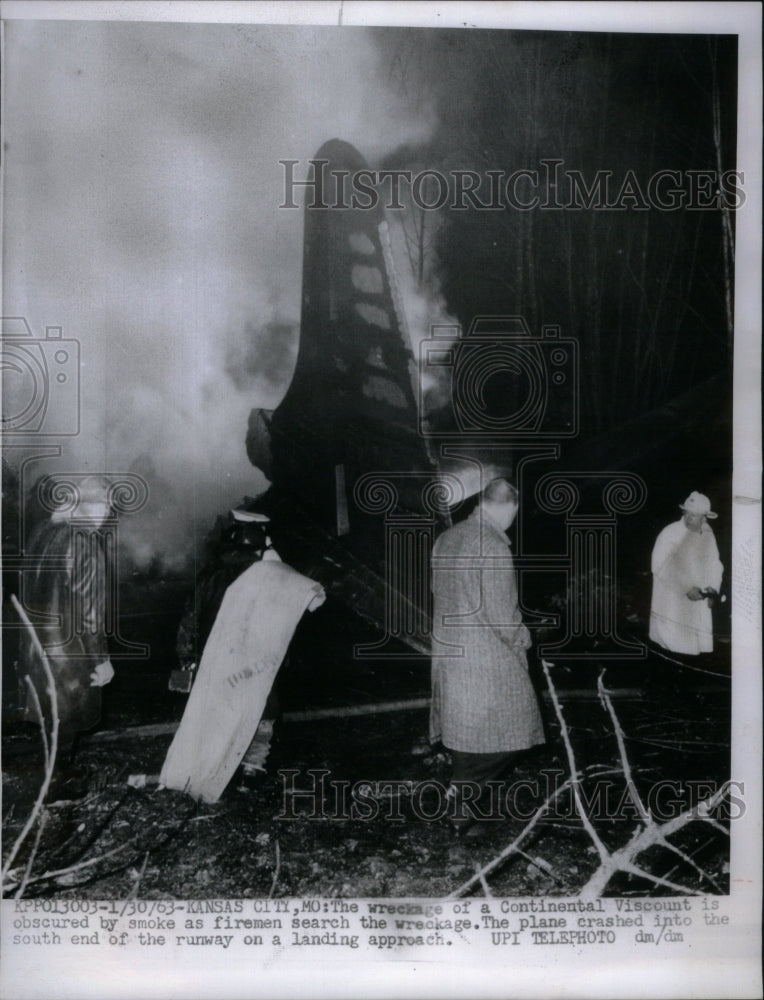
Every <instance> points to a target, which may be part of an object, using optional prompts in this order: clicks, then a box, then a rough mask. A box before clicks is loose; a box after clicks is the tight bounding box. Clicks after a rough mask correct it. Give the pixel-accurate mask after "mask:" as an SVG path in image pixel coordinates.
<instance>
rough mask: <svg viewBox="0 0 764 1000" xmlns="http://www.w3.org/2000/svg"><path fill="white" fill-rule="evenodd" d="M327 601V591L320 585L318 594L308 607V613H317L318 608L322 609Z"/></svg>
mask: <svg viewBox="0 0 764 1000" xmlns="http://www.w3.org/2000/svg"><path fill="white" fill-rule="evenodd" d="M325 600H326V591H325V590H324V588H323V587H321V586H320V585H319V590H318V592H317V593H316V594H315V595H314V596H313V597H312V598H311V601H310V604H309V605H308V611H315V610H316V608H320V607H321V605H322V604H323V603H324V601H325Z"/></svg>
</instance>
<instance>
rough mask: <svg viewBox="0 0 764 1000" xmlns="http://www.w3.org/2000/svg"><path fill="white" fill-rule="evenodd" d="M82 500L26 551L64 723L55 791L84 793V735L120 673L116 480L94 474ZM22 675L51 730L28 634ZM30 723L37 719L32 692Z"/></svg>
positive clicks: (62, 511) (31, 595)
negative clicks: (110, 525)
mask: <svg viewBox="0 0 764 1000" xmlns="http://www.w3.org/2000/svg"><path fill="white" fill-rule="evenodd" d="M77 494H78V495H77V496H76V498H75V502H74V503H71V504H69V505H66V506H62V507H61V508H58V509H56V510H54V511H53V512H52V513H51V516H50V517H49V518H48V519H47V520H46V521H44V522H43V523H42V524H40V525H39V526H38V527H37V529H36V530H35V531H34V532H33V534H32V537H31V538H30V540H29V543H28V545H27V549H26V553H25V554H26V556H27V559H28V562H29V566H28V568H27V569H25V572H24V591H23V594H24V603H25V605H26V607H27V609H28V611H30V612H31V613H32V615H33V617H34V628H35V632H36V634H37V638H38V640H39V642H40V645H41V646H42V648H43V649H44V650H45V653H46V655H47V658H48V662H49V665H50V669H51V672H52V674H53V679H54V681H55V686H56V700H57V714H58V720H59V730H58V753H57V766H56V774H55V779H54V786H53V792H54V793H61V794H68V795H71V797H77V796H78V795H80V794H83V793H84V791H85V787H84V777H85V776H84V775H83V773H82V772H80V771H77V770H76V769H75V768H74V767H73V755H74V749H75V741H76V738H77V735H78V734H79V733H81V732H84V731H86V730H88V729H91V728H92V727H93V726H95V725H96V724H97V723H98V722H99V721H100V719H101V688H102V687H103V686H104V685H105V684H108V683H109V681H111V679H112V677H113V676H114V670H113V668H112V665H111V662H110V660H109V648H108V644H107V638H106V616H107V598H108V594H107V576H106V572H107V570H106V553H105V550H104V545H103V540H102V538H101V535H100V529H101V527H102V525H103V523H104V521H105V520H106V518H107V517H108V515H109V511H110V504H109V498H108V497H109V483H108V481H107V480H106V479H104V478H102V477H100V476H88V477H86V478H85V479H84V480H83V481H82V483H81V484H80V486H79V489H78V491H77ZM20 667H21V673H22V675H24V676H26V677H28V678H29V680H30V681H31V683H32V685H33V686H34V689H35V691H36V694H37V698H38V699H39V703H40V707H41V709H42V711H43V714H44V717H45V719H46V722H47V723H48V726H50V723H51V716H52V701H51V700H50V698H49V696H48V693H47V688H48V684H47V680H46V676H45V673H44V670H43V666H42V662H41V660H40V656H39V653H38V650H37V647H36V645H35V643H34V642H33V641H32V639H31V637H30V636H29V635H28V634H25V635H24V638H23V639H22V642H21V648H20ZM27 695H28V697H27V706H26V718H27V719H28V720H29V721H35V720H36V717H37V713H36V709H35V705H34V697H33V696H32V695H31V692H29V691H27Z"/></svg>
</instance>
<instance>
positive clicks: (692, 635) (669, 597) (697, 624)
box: [650, 492, 724, 656]
mask: <svg viewBox="0 0 764 1000" xmlns="http://www.w3.org/2000/svg"><path fill="white" fill-rule="evenodd" d="M680 509H681V510H682V517H681V518H680V519H679V520H678V521H675V522H674V523H673V524H669V525H668V526H667V527H665V528H664V529H663V531H661V533H660V534H659V535H658V538H657V540H656V542H655V546H654V548H653V555H652V573H653V595H652V603H651V607H650V638H651V639H652V640H653V642H656V643H657V644H658V645H659V646H662V647H663V648H664V649H668V650H670V651H671V652H674V653H686V654H689V655H691V656H697V655H698V654H699V653H710V652H712V651H713V648H714V636H713V624H712V620H711V602H712V600H713V598H714V597H715V596H716V595H717V593H718V591H719V588H720V586H721V582H722V573H723V571H724V567H723V566H722V564H721V562H720V560H719V549H718V548H717V545H716V539H715V538H714V533H713V531H712V530H711V526H710V525H709V524H708V520H709V519H710V518H715V517H716V516H717V515H716V514H715V513H714V511H712V510H711V502H710V501H709V499H708V497H707V496H704V494H702V493H697V492H693V493H691V494H690V495H689V496H688V497H687V499H686V500H685V502H684V503H683V504H681V506H680Z"/></svg>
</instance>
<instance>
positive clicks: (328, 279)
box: [247, 139, 578, 658]
mask: <svg viewBox="0 0 764 1000" xmlns="http://www.w3.org/2000/svg"><path fill="white" fill-rule="evenodd" d="M313 166H314V170H315V171H316V173H315V183H314V184H313V185H312V188H313V191H312V195H310V196H309V197H308V198H306V202H307V203H306V206H305V237H304V257H303V284H302V319H301V330H300V346H299V353H298V358H297V364H296V368H295V371H294V376H293V378H292V382H291V384H290V386H289V389H288V390H287V393H286V395H285V396H284V399H283V400H282V402H281V404H280V405H279V406H278V408H277V409H276V410H274V411H269V410H262V409H256V410H253V411H252V412H251V414H250V420H249V429H248V433H247V452H248V455H249V458H250V460H251V461H252V463H253V464H254V465H256V466H257V467H258V468H260V469H262V470H263V472H265V474H266V475H267V476H268V477H269V478H270V479H271V482H272V487H271V489H270V490H269V491H268V493H267V494H265V496H264V497H262V498H259V499H258V501H257V502H256V503H254V502H253V507H256V509H257V510H259V511H261V512H263V513H265V514H267V515H268V516H269V517H270V518H271V522H272V531H271V534H272V536H273V540H274V544H275V545H276V548H277V549H278V551H279V552H280V553H281V555H282V556H283V558H284V559H285V560H286V561H287V562H288V563H289V564H290V565H292V566H294V567H295V568H297V569H298V570H300V571H301V572H303V573H305V574H306V575H308V576H310V577H312V578H313V579H315V580H317V581H319V582H320V583H322V584H323V585H324V587H325V589H326V591H327V593H328V594H329V595H330V596H333V597H336V598H338V599H339V600H341V601H343V602H344V603H346V604H347V605H348V606H349V607H350V608H352V610H353V611H354V612H356V613H357V614H360V615H361V616H362V617H363V618H364V619H366V620H367V621H369V622H372V623H374V624H376V625H377V626H379V628H380V629H381V630H382V632H383V635H384V638H382V639H381V640H380V641H379V643H377V644H370V645H369V647H368V648H366V650H364V649H360V651H357V653H359V655H364V654H365V653H366V654H367V655H369V656H385V657H388V658H389V657H390V656H396V655H400V656H405V657H410V656H411V655H412V651H413V652H414V653H415V654H416V653H418V654H421V655H429V652H430V639H429V634H430V569H429V561H430V552H431V548H432V543H433V540H434V538H435V536H436V535H437V534H438V533H439V532H440V531H441V530H442V529H443V528H444V527H447V526H448V525H449V524H450V523H451V516H452V512H456V511H459V510H461V511H463V512H464V511H465V510H466V509H467V508H468V507H469V505H470V503H471V502H474V499H473V500H471V498H474V497H475V496H476V494H477V493H478V492H479V490H480V489H481V488H482V487H483V486H484V485H485V484H486V483H487V481H488V480H489V479H490V478H493V477H494V476H497V475H516V474H517V473H518V471H519V470H518V461H520V463H521V459H519V458H518V456H521V455H522V453H523V451H524V450H526V451H527V448H528V445H529V444H530V442H533V449H534V450H535V456H536V458H538V457H555V455H557V454H558V451H557V448H558V447H559V446H558V445H555V444H550V443H548V442H550V441H551V439H552V438H554V440H555V441H558V440H559V439H560V438H565V437H572V436H574V435H575V434H576V433H577V412H576V399H575V393H574V391H573V390H574V388H575V384H576V381H577V379H576V371H577V365H578V357H577V354H576V348H577V345H576V343H575V342H574V341H572V340H566V339H564V338H562V337H561V335H560V331H559V328H558V327H547V328H544V330H543V331H542V334H541V336H538V337H534V336H532V335H531V333H530V331H529V330H528V328H527V326H526V324H525V322H524V320H523V319H522V318H521V317H518V316H510V317H502V318H498V319H497V318H496V317H490V318H483V319H477V320H475V321H474V322H473V324H472V326H471V328H470V330H469V331H468V332H467V334H466V335H464V336H461V334H460V331H459V327H458V326H455V325H452V326H443V327H437V326H436V327H433V328H432V329H429V330H422V331H415V332H414V333H412V331H411V330H410V329H409V326H408V324H407V320H406V316H405V313H404V307H403V299H402V295H401V292H400V286H399V282H398V280H397V279H396V272H395V264H394V260H393V253H392V247H391V240H390V232H389V229H388V222H387V220H386V216H385V211H384V208H383V207H382V205H381V199H370V200H372V202H373V203H372V206H371V207H353V206H352V202H351V204H339V207H338V203H339V201H340V200H339V199H336V200H335V198H336V193H335V192H334V190H332V191H331V192H330V191H329V190H328V188H327V189H326V191H324V189H323V188H322V184H323V183H324V180H325V179H326V178H332V177H334V178H335V180H336V178H337V177H343V176H344V177H348V176H351V177H352V176H354V175H355V174H357V172H358V171H362V170H367V165H366V163H365V161H364V159H363V158H362V157H361V155H360V154H359V153H358V152H357V150H356V149H354V148H353V147H352V146H351V145H349V144H348V143H346V142H342V141H340V140H337V139H333V140H331V141H330V142H327V143H326V144H325V145H324V146H322V148H321V149H320V150H319V151H318V153H317V154H316V157H315V161H314V164H313ZM457 369H458V376H459V377H458V378H457V377H456V373H457ZM433 381H435V382H437V384H438V385H439V386H440V392H439V393H437V394H435V395H436V397H438V398H440V399H441V403H442V399H444V398H447V399H448V402H447V403H446V404H445V405H440V407H439V408H438V409H436V410H434V411H428V408H427V405H426V404H427V402H428V396H427V391H428V388H429V387H431V385H432V384H433ZM444 386H445V387H446V390H447V391H444V389H443V387H444ZM550 388H551V390H552V391H550ZM508 401H509V409H508ZM497 442H498V443H497ZM545 442H546V443H545ZM542 453H543V455H542ZM518 555H520V553H518ZM401 643H403V644H404V645H403V646H401Z"/></svg>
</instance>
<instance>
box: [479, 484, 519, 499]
mask: <svg viewBox="0 0 764 1000" xmlns="http://www.w3.org/2000/svg"><path fill="white" fill-rule="evenodd" d="M517 496H518V494H517V490H516V489H515V487H514V486H513V485H512V483H510V482H509V480H507V479H503V478H499V479H492V480H491V481H490V483H489V484H488V485H487V486H486V488H485V489H484V490H483V492H482V494H481V500H483V501H484V502H485V503H513V504H517Z"/></svg>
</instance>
